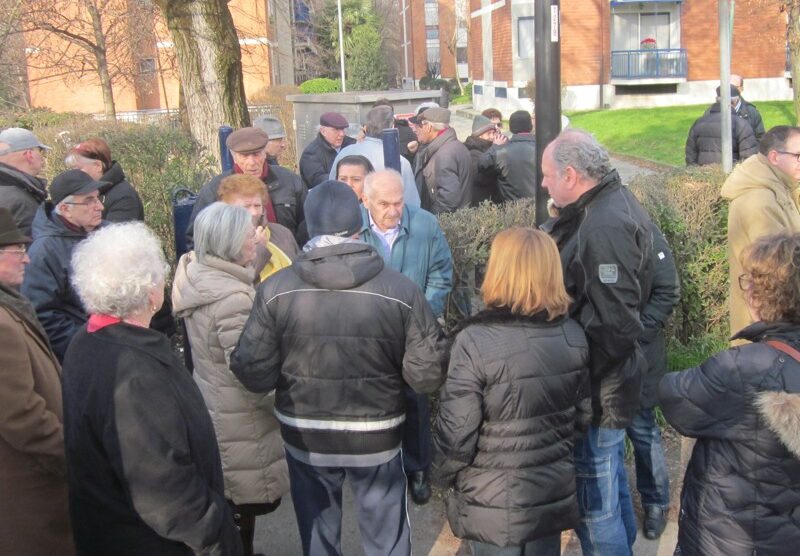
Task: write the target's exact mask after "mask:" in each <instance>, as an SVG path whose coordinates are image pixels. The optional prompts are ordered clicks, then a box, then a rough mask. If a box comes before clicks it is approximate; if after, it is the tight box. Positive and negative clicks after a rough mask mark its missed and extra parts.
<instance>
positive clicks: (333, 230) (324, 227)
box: [303, 180, 361, 238]
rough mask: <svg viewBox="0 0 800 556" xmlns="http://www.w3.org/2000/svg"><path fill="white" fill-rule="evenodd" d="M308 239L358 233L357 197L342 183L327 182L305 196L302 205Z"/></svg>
mask: <svg viewBox="0 0 800 556" xmlns="http://www.w3.org/2000/svg"><path fill="white" fill-rule="evenodd" d="M303 212H305V216H306V226H307V227H308V235H309V237H312V238H313V237H316V236H323V235H327V236H338V237H351V236H354V235H355V234H357V233H358V232H359V231H360V230H361V208H360V207H359V205H358V197H356V194H355V193H353V190H352V189H350V186H348V185H347V184H346V183H342V182H340V181H336V180H328V181H325V182H322V183H321V184H319V185H317V186H315V187H314V188H313V189H312V190H311V191H309V192H308V197H306V202H305V204H304V205H303Z"/></svg>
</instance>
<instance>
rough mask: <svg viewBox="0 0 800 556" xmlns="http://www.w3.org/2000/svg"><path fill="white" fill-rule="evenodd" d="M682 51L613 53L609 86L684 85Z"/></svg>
mask: <svg viewBox="0 0 800 556" xmlns="http://www.w3.org/2000/svg"><path fill="white" fill-rule="evenodd" d="M686 68H687V64H686V49H685V48H663V49H645V50H613V51H612V52H611V83H616V84H625V85H637V84H641V85H646V84H657V83H680V82H683V81H686Z"/></svg>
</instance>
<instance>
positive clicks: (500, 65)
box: [491, 0, 514, 82]
mask: <svg viewBox="0 0 800 556" xmlns="http://www.w3.org/2000/svg"><path fill="white" fill-rule="evenodd" d="M491 17H492V71H493V72H494V75H493V78H494V81H509V82H510V81H513V80H514V71H513V67H514V66H513V60H512V56H513V52H512V50H511V0H506V4H505V6H503V7H502V8H498V9H496V10H494V11H493V12H492V14H491Z"/></svg>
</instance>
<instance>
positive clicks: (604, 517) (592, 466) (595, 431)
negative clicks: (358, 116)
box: [575, 427, 636, 556]
mask: <svg viewBox="0 0 800 556" xmlns="http://www.w3.org/2000/svg"><path fill="white" fill-rule="evenodd" d="M624 440H625V431H624V430H622V429H607V428H602V427H589V430H588V431H587V433H586V436H585V437H584V438H582V439H579V440H577V441H576V442H575V475H576V480H575V483H576V487H577V495H578V508H579V510H580V513H581V522H580V524H579V525H578V527H577V528H576V530H575V532H576V533H577V534H578V538H579V539H580V541H581V549H582V550H583V554H584V556H631V555H632V547H633V542H634V541H635V540H636V519H635V517H634V514H633V503H632V502H631V494H630V491H629V490H628V476H627V474H626V473H625V461H624V460H625V454H624V449H625V442H624Z"/></svg>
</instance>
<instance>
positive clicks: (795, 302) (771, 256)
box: [743, 232, 800, 324]
mask: <svg viewBox="0 0 800 556" xmlns="http://www.w3.org/2000/svg"><path fill="white" fill-rule="evenodd" d="M743 261H744V264H743V266H744V271H745V274H747V275H749V277H750V280H751V285H750V287H749V289H748V290H747V291H746V292H745V297H746V298H747V300H748V303H749V305H750V307H752V309H753V310H754V311H755V312H756V313H757V314H758V317H759V318H760V319H761V320H763V321H767V322H776V321H787V322H791V323H795V324H800V234H790V233H787V232H783V233H780V234H774V235H769V236H764V237H762V238H759V239H758V240H756V241H755V242H754V243H753V244H752V245H750V246H749V247H748V248H747V249H746V250H745V252H744V257H743Z"/></svg>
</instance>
